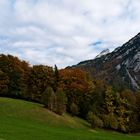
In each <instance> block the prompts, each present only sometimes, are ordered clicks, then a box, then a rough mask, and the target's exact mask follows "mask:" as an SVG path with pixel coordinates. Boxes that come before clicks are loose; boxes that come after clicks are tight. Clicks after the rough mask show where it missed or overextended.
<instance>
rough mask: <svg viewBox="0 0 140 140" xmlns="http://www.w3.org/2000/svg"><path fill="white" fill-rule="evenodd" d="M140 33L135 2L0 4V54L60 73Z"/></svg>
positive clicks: (10, 0)
mask: <svg viewBox="0 0 140 140" xmlns="http://www.w3.org/2000/svg"><path fill="white" fill-rule="evenodd" d="M139 31H140V0H0V53H4V54H12V55H16V56H18V57H19V58H21V59H24V60H26V61H28V62H29V63H31V64H46V65H50V66H53V65H54V64H57V65H58V67H59V68H62V67H65V66H67V65H73V64H76V63H78V62H80V61H82V60H86V59H92V58H94V57H95V56H96V55H97V54H98V53H99V52H100V51H102V50H103V49H106V48H109V49H110V50H111V51H112V50H113V49H114V48H116V47H118V46H120V45H122V44H123V43H125V42H126V41H128V40H129V39H130V38H131V37H133V36H134V35H136V34H137V33H138V32H139Z"/></svg>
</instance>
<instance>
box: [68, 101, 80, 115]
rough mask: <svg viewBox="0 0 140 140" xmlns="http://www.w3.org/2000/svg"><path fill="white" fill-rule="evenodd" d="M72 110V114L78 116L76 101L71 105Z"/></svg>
mask: <svg viewBox="0 0 140 140" xmlns="http://www.w3.org/2000/svg"><path fill="white" fill-rule="evenodd" d="M70 112H71V114H72V116H76V115H78V113H79V111H78V106H77V105H76V104H75V103H74V102H73V103H72V104H71V106H70Z"/></svg>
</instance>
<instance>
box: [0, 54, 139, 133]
mask: <svg viewBox="0 0 140 140" xmlns="http://www.w3.org/2000/svg"><path fill="white" fill-rule="evenodd" d="M0 96H4V97H12V98H20V99H24V100H29V101H34V102H38V103H42V104H44V107H45V108H48V109H49V110H51V111H52V112H55V113H57V114H59V115H62V114H63V113H64V112H69V113H70V114H71V115H72V116H79V117H81V118H84V119H85V120H87V121H88V122H89V123H90V124H91V127H92V128H107V129H113V130H117V131H121V132H125V133H128V132H139V131H140V120H139V118H140V102H139V100H140V92H139V91H137V92H133V91H131V90H128V89H122V90H120V89H119V90H118V89H117V88H114V87H111V86H110V85H107V84H105V83H104V82H103V81H102V80H95V79H92V78H91V77H90V76H89V75H88V74H87V73H86V72H85V71H82V70H80V69H77V68H72V69H71V68H66V69H61V70H58V69H57V66H55V67H54V68H52V67H49V66H44V65H34V66H30V65H29V64H28V63H27V62H25V61H21V60H20V59H19V58H17V57H14V56H11V55H4V54H1V55H0Z"/></svg>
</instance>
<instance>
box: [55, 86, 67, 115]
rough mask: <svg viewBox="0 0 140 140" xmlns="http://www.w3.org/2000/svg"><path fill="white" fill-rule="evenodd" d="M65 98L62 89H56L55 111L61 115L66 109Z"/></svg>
mask: <svg viewBox="0 0 140 140" xmlns="http://www.w3.org/2000/svg"><path fill="white" fill-rule="evenodd" d="M66 103H67V98H66V95H65V93H64V91H63V90H62V89H60V88H59V89H58V90H57V91H56V113H57V114H59V115H62V114H63V113H64V112H65V111H66Z"/></svg>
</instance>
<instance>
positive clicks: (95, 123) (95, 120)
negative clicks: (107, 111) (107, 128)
mask: <svg viewBox="0 0 140 140" xmlns="http://www.w3.org/2000/svg"><path fill="white" fill-rule="evenodd" d="M87 120H88V122H89V123H90V124H91V127H92V128H96V127H98V128H102V127H103V121H102V120H101V119H100V118H99V117H98V116H96V115H95V114H94V113H93V112H91V111H90V112H89V113H88V115H87Z"/></svg>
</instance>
